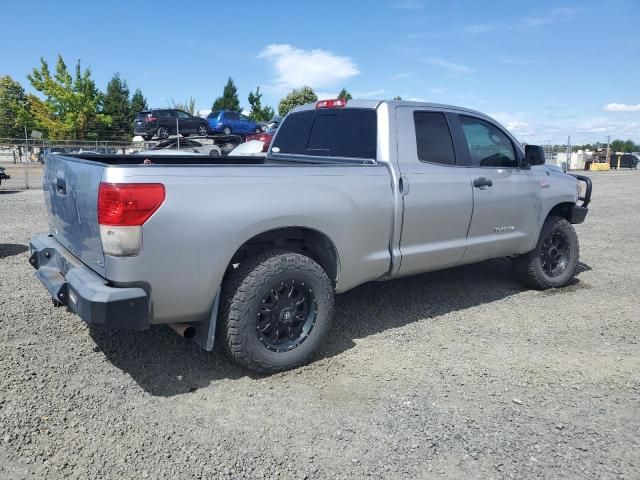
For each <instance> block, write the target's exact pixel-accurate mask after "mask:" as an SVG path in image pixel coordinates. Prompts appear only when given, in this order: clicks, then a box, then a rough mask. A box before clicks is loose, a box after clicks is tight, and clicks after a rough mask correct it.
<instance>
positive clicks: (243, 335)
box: [30, 100, 591, 372]
mask: <svg viewBox="0 0 640 480" xmlns="http://www.w3.org/2000/svg"><path fill="white" fill-rule="evenodd" d="M44 197H45V201H46V205H47V208H48V212H49V217H50V220H51V230H50V231H49V232H48V233H43V234H40V235H36V236H34V237H33V238H32V239H31V256H30V262H31V264H32V265H33V266H34V267H35V268H36V273H37V276H38V278H39V279H40V280H41V281H42V283H43V284H44V286H45V287H46V288H47V289H48V291H49V293H50V294H51V296H52V297H53V299H54V303H55V304H56V305H64V306H66V307H67V308H68V309H69V310H71V311H72V312H75V313H76V314H78V315H79V316H80V317H81V318H82V320H84V321H85V322H87V323H88V324H89V325H91V326H92V327H94V326H103V327H107V328H123V329H131V330H142V329H146V328H148V327H149V326H150V325H152V324H168V325H169V326H171V327H172V328H173V329H174V330H176V331H177V332H179V333H180V334H182V335H183V336H185V337H188V338H192V339H193V340H194V341H195V342H196V343H197V344H198V345H200V346H201V347H202V348H204V349H206V350H211V349H212V348H213V346H214V340H216V339H217V341H218V344H219V346H220V347H222V348H224V349H225V350H226V351H227V352H228V354H229V355H230V356H231V357H232V358H233V359H234V360H235V361H236V362H238V363H239V364H241V365H243V366H244V367H247V368H249V369H252V370H255V371H260V372H273V371H278V370H284V369H289V368H293V367H295V366H298V365H301V364H302V363H304V362H306V361H308V360H309V358H311V356H312V355H313V352H314V351H315V350H316V349H317V347H318V345H319V344H320V342H321V341H322V339H323V337H324V336H325V334H326V332H327V330H328V329H329V327H330V324H331V319H332V314H333V308H334V295H335V294H339V293H342V292H345V291H347V290H349V289H352V288H354V287H356V286H358V285H360V284H362V283H365V282H370V281H377V280H388V279H391V278H396V277H404V276H408V275H415V274H418V273H422V272H428V271H433V270H439V269H445V268H450V267H455V266H458V265H464V264H469V263H473V262H481V261H484V260H487V259H492V258H496V257H510V258H511V259H512V261H513V264H514V271H515V273H516V276H517V278H519V279H520V280H521V281H523V282H524V283H526V284H527V285H529V286H531V287H533V288H537V289H546V288H555V287H562V286H564V285H566V284H567V283H569V282H570V281H571V280H572V278H573V276H574V275H575V272H576V266H577V264H578V258H579V245H578V237H577V235H576V232H575V230H574V228H573V226H572V224H576V223H581V222H583V221H584V219H585V217H586V215H587V211H588V210H587V206H588V204H589V201H590V198H591V182H590V180H589V178H588V177H581V176H572V175H568V174H565V173H563V172H562V171H561V170H559V169H558V168H556V167H551V166H547V165H545V164H544V152H543V151H542V148H541V147H537V146H533V145H527V146H526V147H523V146H522V145H521V144H520V143H519V142H518V141H517V140H516V139H515V138H514V137H513V136H512V135H511V134H510V133H509V132H508V131H507V130H506V129H505V128H504V127H503V126H501V125H500V124H499V123H498V122H496V121H495V120H493V119H492V118H490V117H488V116H487V115H484V114H482V113H479V112H476V111H472V110H469V109H466V108H460V107H453V106H447V105H438V104H430V103H415V102H405V101H372V100H349V101H345V100H325V101H320V102H317V103H315V104H310V105H306V106H303V107H298V108H296V109H294V110H293V111H292V112H291V113H289V114H288V115H287V116H286V118H285V119H284V120H283V123H282V124H281V126H280V128H279V129H278V130H277V132H276V134H275V137H274V138H273V141H272V142H271V145H270V148H269V152H268V154H267V155H266V157H219V158H209V157H205V156H203V157H202V158H198V157H193V156H192V157H180V156H179V155H176V156H175V157H172V156H163V157H155V158H154V157H153V156H152V155H150V156H145V158H144V161H142V159H141V158H140V157H135V156H125V155H120V156H117V155H76V156H69V155H58V154H53V155H51V156H50V157H49V159H48V161H47V163H46V166H45V172H44ZM479 280H480V281H481V279H479ZM425 301H426V302H437V301H438V299H437V298H429V292H425ZM363 321H366V319H364V320H363Z"/></svg>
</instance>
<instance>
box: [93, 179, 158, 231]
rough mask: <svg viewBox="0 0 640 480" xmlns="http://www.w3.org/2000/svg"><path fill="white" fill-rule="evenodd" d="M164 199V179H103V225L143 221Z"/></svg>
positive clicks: (100, 219)
mask: <svg viewBox="0 0 640 480" xmlns="http://www.w3.org/2000/svg"><path fill="white" fill-rule="evenodd" d="M162 202H164V185H162V184H161V183H101V184H100V190H99V191H98V223H99V224H100V225H121V226H133V225H142V224H143V223H144V222H146V221H147V220H148V219H149V217H151V215H153V213H154V212H155V211H156V210H157V209H158V208H159V207H160V205H162Z"/></svg>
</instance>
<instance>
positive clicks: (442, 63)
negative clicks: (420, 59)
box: [426, 58, 476, 76]
mask: <svg viewBox="0 0 640 480" xmlns="http://www.w3.org/2000/svg"><path fill="white" fill-rule="evenodd" d="M426 63H429V64H431V65H435V66H436V67H440V68H442V69H443V70H445V71H446V72H447V73H448V74H449V75H452V76H453V75H465V74H468V73H473V72H475V71H476V69H475V68H472V67H468V66H466V65H462V64H460V63H453V62H449V61H447V60H443V59H441V58H431V59H428V60H426Z"/></svg>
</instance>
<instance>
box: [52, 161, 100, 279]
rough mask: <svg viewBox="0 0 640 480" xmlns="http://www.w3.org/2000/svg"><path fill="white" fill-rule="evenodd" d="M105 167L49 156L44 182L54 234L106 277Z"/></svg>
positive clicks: (93, 163)
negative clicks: (101, 208) (101, 219)
mask: <svg viewBox="0 0 640 480" xmlns="http://www.w3.org/2000/svg"><path fill="white" fill-rule="evenodd" d="M103 171H104V165H102V164H100V163H97V162H93V161H90V160H83V159H79V158H78V159H76V158H71V157H64V156H61V155H49V156H47V159H46V166H45V171H44V178H43V190H44V198H45V203H46V205H47V210H48V213H49V220H50V225H51V233H52V234H53V236H54V238H55V239H56V240H58V241H59V242H60V243H61V244H62V245H63V246H64V247H65V248H66V249H67V250H69V251H70V252H71V253H73V254H74V255H75V256H76V257H77V258H78V259H80V260H81V261H82V262H83V263H84V264H85V265H87V266H88V267H89V268H91V269H92V270H94V271H95V272H96V273H98V274H100V275H102V276H104V274H105V270H104V253H103V251H102V243H101V241H100V226H99V225H98V208H97V207H98V190H99V187H100V181H101V179H102V174H103Z"/></svg>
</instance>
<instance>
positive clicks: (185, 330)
mask: <svg viewBox="0 0 640 480" xmlns="http://www.w3.org/2000/svg"><path fill="white" fill-rule="evenodd" d="M169 326H170V327H171V328H172V329H173V330H174V331H175V332H176V333H177V334H178V335H180V336H181V337H184V338H186V339H187V340H190V339H192V338H193V337H194V336H195V334H196V327H194V326H193V325H191V324H189V323H170V324H169Z"/></svg>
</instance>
